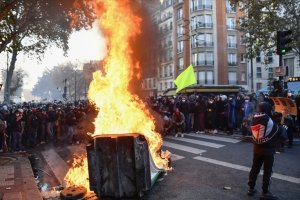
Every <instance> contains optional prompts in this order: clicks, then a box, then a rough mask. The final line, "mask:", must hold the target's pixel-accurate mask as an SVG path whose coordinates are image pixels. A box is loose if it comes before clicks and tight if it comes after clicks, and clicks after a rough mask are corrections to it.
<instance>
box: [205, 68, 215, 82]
mask: <svg viewBox="0 0 300 200" xmlns="http://www.w3.org/2000/svg"><path fill="white" fill-rule="evenodd" d="M206 80H207V84H209V85H212V84H214V74H213V71H207V72H206Z"/></svg>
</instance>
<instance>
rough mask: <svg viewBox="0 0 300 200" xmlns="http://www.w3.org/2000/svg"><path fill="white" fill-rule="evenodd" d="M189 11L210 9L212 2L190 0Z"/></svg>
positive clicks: (209, 0) (210, 0)
mask: <svg viewBox="0 0 300 200" xmlns="http://www.w3.org/2000/svg"><path fill="white" fill-rule="evenodd" d="M190 2H191V10H192V11H195V10H203V9H208V10H211V9H212V0H191V1H190Z"/></svg>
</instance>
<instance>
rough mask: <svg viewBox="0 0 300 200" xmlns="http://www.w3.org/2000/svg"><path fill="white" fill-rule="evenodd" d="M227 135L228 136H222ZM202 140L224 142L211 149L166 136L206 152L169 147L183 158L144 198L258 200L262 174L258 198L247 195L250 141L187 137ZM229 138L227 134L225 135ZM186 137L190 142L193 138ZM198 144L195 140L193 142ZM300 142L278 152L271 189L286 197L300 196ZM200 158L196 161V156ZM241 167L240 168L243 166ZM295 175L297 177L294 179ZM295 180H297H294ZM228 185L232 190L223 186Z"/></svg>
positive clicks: (259, 178) (297, 199)
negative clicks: (192, 151)
mask: <svg viewBox="0 0 300 200" xmlns="http://www.w3.org/2000/svg"><path fill="white" fill-rule="evenodd" d="M222 137H225V136H222ZM186 138H188V139H192V140H201V141H206V142H212V143H216V144H221V145H224V146H223V147H220V148H211V147H209V146H201V145H197V144H191V143H187V142H183V141H180V140H182V139H179V140H177V139H176V140H174V139H172V138H170V139H169V138H168V139H166V140H167V141H171V142H172V143H176V144H181V145H185V146H189V147H193V148H195V149H199V148H200V149H203V150H206V152H204V153H202V154H201V156H200V157H199V155H196V154H193V153H191V152H184V151H181V150H179V149H173V148H170V147H166V149H168V150H170V151H171V152H172V153H174V154H177V155H180V156H183V157H184V158H182V159H179V160H176V161H174V162H173V163H172V164H173V167H174V171H172V172H169V173H168V174H167V176H165V177H164V179H163V180H162V181H160V182H158V183H157V184H156V185H155V186H154V187H153V189H152V190H151V191H150V192H149V194H148V195H147V196H146V198H145V199H149V200H156V199H157V200H161V199H173V200H175V199H178V200H182V199H185V200H199V199H201V200H202V199H203V200H204V199H207V200H209V199H210V200H213V199H215V200H220V199H222V200H235V199H236V200H241V199H245V200H247V199H259V196H260V193H261V186H262V176H259V177H258V181H257V186H256V189H258V191H259V193H258V194H257V195H256V196H255V197H248V196H247V195H246V192H247V189H248V186H247V181H248V174H249V172H248V171H247V168H250V167H251V164H252V144H251V143H249V142H243V141H240V142H237V143H228V142H222V141H217V140H210V139H203V138H196V137H194V136H189V135H186V136H185V139H186ZM226 138H227V137H226ZM192 140H191V141H190V140H187V141H189V142H193V141H192ZM194 143H195V142H194ZM299 153H300V142H298V141H297V142H295V145H294V147H293V148H292V149H286V151H285V152H284V153H281V154H276V155H275V163H274V168H273V171H274V174H273V175H275V173H276V177H277V178H272V185H271V191H272V192H273V194H275V195H276V196H278V197H279V199H283V200H299V199H300V155H299ZM197 157H198V158H200V160H197V159H196V158H197ZM240 168H241V169H242V170H241V169H240ZM294 178H296V179H294ZM295 182H296V183H295ZM224 187H229V189H227V190H226V189H224Z"/></svg>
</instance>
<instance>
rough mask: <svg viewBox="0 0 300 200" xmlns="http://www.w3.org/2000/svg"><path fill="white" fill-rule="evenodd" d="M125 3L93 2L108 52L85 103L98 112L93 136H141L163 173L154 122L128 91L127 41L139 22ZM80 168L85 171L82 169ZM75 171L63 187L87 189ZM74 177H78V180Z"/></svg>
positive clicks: (137, 30) (129, 63) (124, 0)
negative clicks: (87, 102)
mask: <svg viewBox="0 0 300 200" xmlns="http://www.w3.org/2000/svg"><path fill="white" fill-rule="evenodd" d="M129 2H130V0H97V1H96V4H95V8H96V13H97V15H98V16H99V24H100V27H101V28H102V30H103V31H104V32H105V33H106V36H107V44H108V48H109V49H108V55H107V57H106V59H105V60H104V63H105V64H104V72H103V73H102V72H101V71H97V72H95V73H94V74H93V81H92V83H91V84H90V87H89V95H88V96H89V99H90V100H91V101H93V102H94V103H95V104H96V106H97V107H98V108H99V113H98V116H97V118H96V119H95V133H94V134H93V136H96V135H101V134H127V133H140V134H143V135H144V136H145V138H146V139H147V141H148V144H149V150H150V153H151V155H152V158H153V160H154V162H155V164H156V166H157V167H158V168H161V169H166V168H167V160H166V159H162V158H161V157H160V155H159V153H158V152H159V151H160V147H161V145H162V138H161V136H160V134H159V133H157V132H155V130H154V129H155V124H154V118H153V117H152V116H151V114H150V112H149V111H148V110H147V108H146V105H145V103H144V102H143V101H141V100H140V99H139V97H138V96H136V95H133V94H131V93H130V92H129V91H128V84H129V81H130V80H131V78H132V77H133V76H134V74H133V71H134V69H136V68H138V67H139V66H138V64H137V63H133V61H132V58H131V56H132V49H131V47H130V43H129V41H130V40H132V39H134V38H135V37H136V36H137V35H138V34H140V32H141V30H140V24H141V22H142V19H141V18H139V17H138V16H136V15H134V13H133V11H132V8H131V7H130V3H129ZM145 48H146V47H145ZM83 163H85V162H83ZM80 166H84V167H85V168H86V165H80ZM74 170H75V172H74ZM76 170H77V169H76V167H73V168H71V169H70V171H69V172H68V174H67V176H66V180H67V184H72V182H73V183H77V184H78V181H77V182H75V181H72V180H73V179H79V178H80V179H81V180H82V182H83V183H82V184H81V185H84V186H87V185H88V183H86V181H85V180H86V178H85V177H82V173H81V172H80V169H78V173H76ZM85 170H87V168H86V169H85ZM80 173H81V174H80ZM76 174H79V177H78V176H76ZM87 188H88V187H87Z"/></svg>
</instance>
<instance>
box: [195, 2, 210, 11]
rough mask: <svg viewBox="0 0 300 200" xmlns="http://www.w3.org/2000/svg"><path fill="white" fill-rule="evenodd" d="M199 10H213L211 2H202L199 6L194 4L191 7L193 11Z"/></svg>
mask: <svg viewBox="0 0 300 200" xmlns="http://www.w3.org/2000/svg"><path fill="white" fill-rule="evenodd" d="M198 10H212V5H211V4H202V5H199V6H193V7H192V8H191V12H196V11H198Z"/></svg>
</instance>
